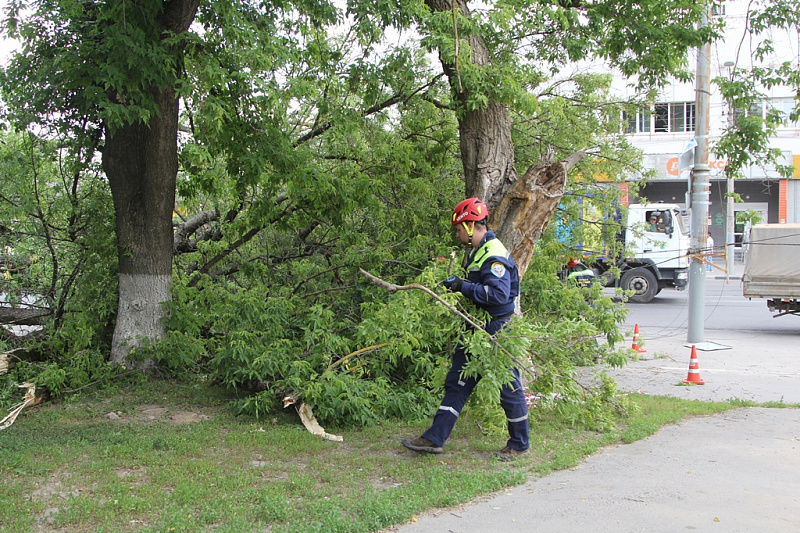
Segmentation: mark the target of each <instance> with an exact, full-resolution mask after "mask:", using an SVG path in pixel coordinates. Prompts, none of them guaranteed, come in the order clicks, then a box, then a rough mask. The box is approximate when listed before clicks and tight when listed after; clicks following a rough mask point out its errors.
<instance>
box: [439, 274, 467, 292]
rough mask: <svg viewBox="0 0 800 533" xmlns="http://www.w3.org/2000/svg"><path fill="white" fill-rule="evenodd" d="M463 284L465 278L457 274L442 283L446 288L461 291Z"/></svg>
mask: <svg viewBox="0 0 800 533" xmlns="http://www.w3.org/2000/svg"><path fill="white" fill-rule="evenodd" d="M463 284H464V280H463V279H461V278H458V277H456V276H450V277H449V278H447V279H446V280H444V281H443V282H442V285H444V288H445V289H447V290H448V291H453V292H461V286H462V285H463Z"/></svg>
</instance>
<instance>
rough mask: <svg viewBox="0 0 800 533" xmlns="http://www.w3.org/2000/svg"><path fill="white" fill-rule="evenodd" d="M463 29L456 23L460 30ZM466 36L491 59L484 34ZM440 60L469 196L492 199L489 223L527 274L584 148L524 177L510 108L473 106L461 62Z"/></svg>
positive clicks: (446, 2) (475, 57)
mask: <svg viewBox="0 0 800 533" xmlns="http://www.w3.org/2000/svg"><path fill="white" fill-rule="evenodd" d="M454 2H455V4H454ZM425 3H426V5H427V6H428V7H429V8H430V9H431V10H433V11H439V12H444V11H453V10H454V9H455V10H457V11H458V12H459V13H460V14H461V15H462V16H465V17H467V16H469V13H470V11H469V7H468V6H467V3H466V1H465V0H426V1H425ZM457 34H458V31H457V25H456V24H455V23H454V35H457ZM466 42H467V44H469V48H470V50H471V51H472V56H471V57H470V61H471V63H472V64H474V65H478V66H483V65H487V64H489V62H490V61H491V56H490V51H489V49H488V47H487V46H486V43H485V41H484V40H483V39H482V38H481V37H480V36H479V35H468V36H467V37H466ZM458 49H459V46H458V45H457V46H456V50H458ZM440 60H441V62H442V68H443V69H444V72H445V74H446V75H447V77H448V79H449V81H450V86H451V88H452V90H453V91H454V94H455V98H456V101H457V102H458V104H459V108H460V113H459V115H458V125H459V136H460V138H459V139H460V146H461V162H462V165H463V167H464V179H465V182H466V187H465V188H466V191H465V192H466V196H467V197H472V196H477V197H478V198H482V199H483V201H484V202H486V205H487V207H488V208H489V213H490V220H489V224H490V226H491V227H492V228H493V229H495V232H496V233H497V236H498V237H499V238H500V240H502V241H503V243H504V244H505V245H506V247H507V248H508V250H509V252H511V255H512V257H513V258H514V261H516V263H517V265H518V267H519V274H520V277H522V276H523V275H524V274H525V271H526V270H527V268H528V264H529V263H530V260H531V256H532V255H533V249H534V246H535V244H536V241H537V240H538V239H539V237H540V236H541V234H542V231H543V230H544V229H545V228H546V227H547V224H548V223H549V222H550V219H551V218H552V216H553V213H554V212H555V209H556V207H558V203H559V201H560V199H561V196H562V195H563V194H564V187H565V185H566V171H567V170H568V169H569V167H570V166H572V165H573V164H574V163H575V162H576V161H577V160H579V159H580V158H581V157H583V153H582V152H580V153H579V154H580V155H579V156H578V154H576V156H578V157H577V160H574V156H573V157H570V158H569V159H568V160H566V161H563V162H557V163H552V162H551V161H549V160H547V159H546V158H545V159H543V160H542V162H541V163H539V164H536V165H533V166H531V167H530V168H529V169H528V171H527V172H526V173H525V175H524V176H523V178H522V180H520V179H518V174H517V170H516V166H515V163H514V155H515V154H514V143H513V140H512V138H511V117H510V116H509V113H508V110H507V109H506V107H505V106H504V105H503V104H501V103H499V102H496V101H491V100H490V101H489V103H488V105H487V106H486V107H485V108H483V109H474V110H471V109H468V107H467V105H466V103H467V101H468V100H469V96H470V94H469V90H468V89H465V88H464V87H463V86H462V84H461V79H460V75H459V71H458V70H459V69H458V67H457V65H456V64H453V63H451V62H449V61H446V60H445V59H443V58H442V56H441V54H440Z"/></svg>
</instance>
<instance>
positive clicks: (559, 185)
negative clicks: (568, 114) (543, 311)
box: [489, 150, 586, 278]
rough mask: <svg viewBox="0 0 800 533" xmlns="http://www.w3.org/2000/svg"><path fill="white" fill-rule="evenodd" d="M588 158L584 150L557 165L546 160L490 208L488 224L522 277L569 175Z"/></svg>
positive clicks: (526, 172)
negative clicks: (572, 168)
mask: <svg viewBox="0 0 800 533" xmlns="http://www.w3.org/2000/svg"><path fill="white" fill-rule="evenodd" d="M585 155H586V153H585V152H584V151H583V150H581V151H579V152H575V153H574V154H572V155H571V156H569V157H567V158H566V159H563V160H561V161H555V162H553V161H551V160H550V159H549V158H547V157H544V158H543V159H542V161H541V162H540V163H537V164H535V165H531V166H530V167H529V168H528V170H526V171H525V174H523V175H522V177H521V178H519V179H518V180H516V181H515V182H513V183H512V184H511V185H510V186H509V187H508V188H507V189H506V190H505V191H504V193H503V194H502V199H501V201H500V203H499V205H498V206H497V207H495V208H491V207H490V208H489V213H490V215H489V225H490V226H491V227H492V228H494V230H495V233H497V236H498V237H499V238H500V240H502V241H503V244H505V246H506V248H507V249H508V251H509V252H510V253H511V257H513V258H514V261H515V262H516V263H517V269H518V270H519V277H520V278H522V277H523V276H524V275H525V272H526V271H527V269H528V265H529V264H530V261H531V257H532V256H533V251H534V247H535V246H536V241H538V240H539V237H541V235H542V232H543V231H544V230H545V228H546V227H547V225H548V224H549V223H550V219H551V218H552V216H553V212H555V210H556V208H557V207H558V204H559V202H560V201H561V197H562V196H563V195H564V191H565V190H566V186H567V172H568V171H569V169H570V168H571V167H572V166H574V165H575V164H576V163H577V162H578V161H580V160H581V159H583V157H584V156H585Z"/></svg>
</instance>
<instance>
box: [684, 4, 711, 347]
mask: <svg viewBox="0 0 800 533" xmlns="http://www.w3.org/2000/svg"><path fill="white" fill-rule="evenodd" d="M708 17H709V13H708V12H706V13H705V14H704V15H703V19H702V21H701V22H700V24H701V25H702V26H707V25H708ZM710 58H711V43H705V44H702V45H701V46H700V47H699V48H698V49H697V74H696V77H697V101H696V104H695V107H696V110H697V121H696V124H695V139H696V140H697V147H696V148H695V152H694V170H693V171H692V191H691V192H692V228H691V229H692V238H691V244H690V249H689V253H690V254H691V262H690V263H689V332H688V336H687V339H686V340H687V341H688V342H692V343H698V342H703V340H704V336H705V333H704V325H705V324H704V322H705V317H704V316H703V315H704V313H705V300H706V266H705V262H704V261H703V258H704V257H705V256H706V254H707V251H706V249H707V246H708V211H709V198H710V196H711V194H710V190H711V180H710V170H709V167H708V135H709V131H710V127H709V116H708V111H709V102H710V100H711V91H710V89H711V61H710Z"/></svg>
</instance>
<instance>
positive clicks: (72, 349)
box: [0, 132, 116, 394]
mask: <svg viewBox="0 0 800 533" xmlns="http://www.w3.org/2000/svg"><path fill="white" fill-rule="evenodd" d="M84 157H85V155H84V154H83V152H82V151H81V150H80V148H79V147H76V146H74V145H72V144H71V143H69V142H64V143H60V144H59V143H56V142H52V141H47V140H44V139H40V138H38V137H36V136H35V135H33V134H32V133H29V132H28V133H21V134H17V133H6V134H4V135H3V139H2V143H0V165H2V173H1V174H2V180H3V181H2V190H3V193H2V195H0V225H2V231H1V232H0V246H2V248H3V250H4V251H5V254H4V256H3V262H2V265H0V273H1V274H2V278H3V284H2V293H3V298H4V299H5V300H6V301H7V302H10V303H12V304H13V305H14V306H15V307H16V308H17V309H18V310H20V311H22V310H26V309H28V310H37V311H39V312H40V313H41V314H42V315H43V318H42V319H41V323H42V325H41V326H36V327H34V328H33V330H34V331H33V332H30V333H28V335H26V336H21V337H20V338H19V339H16V340H15V341H14V342H15V344H25V345H27V349H28V350H29V351H30V352H32V353H35V354H39V357H37V358H36V359H38V360H40V361H43V362H34V363H30V364H20V365H18V367H17V368H16V369H15V370H14V376H15V379H16V380H17V381H19V382H22V381H29V380H34V378H35V380H36V382H37V384H38V385H40V386H45V387H47V389H48V390H49V391H50V392H51V393H52V394H59V393H60V392H61V391H63V390H65V389H73V388H79V387H82V386H84V385H86V384H88V383H90V382H93V381H96V380H99V379H104V378H106V377H109V376H111V375H113V372H112V371H111V370H110V369H109V368H108V366H107V364H106V363H105V360H106V357H105V355H104V353H103V347H104V346H107V343H108V342H109V340H110V339H109V335H110V327H109V326H110V324H111V323H112V322H111V321H112V320H113V317H114V314H115V311H116V294H115V291H114V288H115V286H116V270H115V268H114V266H113V262H112V258H113V257H114V255H113V254H114V253H115V252H116V250H115V243H114V240H113V230H112V228H113V218H112V215H113V209H112V207H111V201H110V195H109V193H108V190H107V186H106V184H105V183H104V182H103V180H102V179H101V178H100V176H99V175H98V169H97V168H95V166H94V165H92V164H86V163H85V161H83V158H84ZM29 329H30V328H29Z"/></svg>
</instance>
